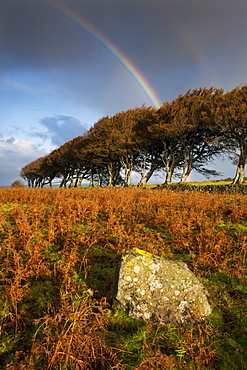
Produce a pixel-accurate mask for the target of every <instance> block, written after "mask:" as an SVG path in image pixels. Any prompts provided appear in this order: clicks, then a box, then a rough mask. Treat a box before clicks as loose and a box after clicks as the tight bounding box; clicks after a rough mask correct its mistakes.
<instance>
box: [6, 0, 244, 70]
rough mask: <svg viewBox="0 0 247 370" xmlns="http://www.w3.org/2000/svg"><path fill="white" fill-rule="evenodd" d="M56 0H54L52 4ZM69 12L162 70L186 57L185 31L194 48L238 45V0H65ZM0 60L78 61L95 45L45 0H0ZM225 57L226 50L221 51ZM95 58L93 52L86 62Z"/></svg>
mask: <svg viewBox="0 0 247 370" xmlns="http://www.w3.org/2000/svg"><path fill="white" fill-rule="evenodd" d="M58 3H59V2H58ZM60 3H65V4H67V5H68V7H69V8H70V9H73V10H74V11H75V12H76V13H77V14H81V15H82V16H83V17H84V18H85V19H87V20H89V21H90V22H91V23H92V24H93V25H94V26H95V27H96V28H98V30H99V31H100V32H103V34H105V35H106V36H107V37H108V38H109V39H110V40H112V41H113V42H114V43H115V44H116V45H118V46H119V47H120V49H122V50H123V51H124V52H125V53H126V54H128V55H129V56H130V57H131V58H132V59H133V60H134V61H135V62H136V63H138V64H139V63H140V65H142V66H143V68H144V67H145V66H146V67H147V68H151V66H152V67H153V68H154V66H155V68H158V69H165V68H168V67H170V68H171V67H174V65H176V66H178V65H183V64H184V63H189V62H191V60H192V59H193V57H194V56H193V50H192V49H190V47H189V46H188V44H186V40H185V39H186V37H188V35H187V36H186V35H185V34H183V32H186V30H187V31H188V32H189V33H191V34H193V35H195V38H196V39H197V42H198V43H199V45H198V47H200V48H206V49H207V50H208V51H209V52H210V53H214V52H216V51H217V50H218V52H220V53H222V54H223V55H225V56H227V55H228V54H229V53H228V52H227V51H228V50H229V52H230V49H231V48H233V49H234V47H235V46H236V40H237V38H238V41H239V39H242V41H243V47H244V46H246V41H245V35H246V32H245V31H246V22H245V20H246V12H247V2H246V0H234V1H232V0H217V1H215V0H207V1H199V0H186V1H184V0H170V1H164V0H134V1H133V0H118V1H116V0H104V1H103V0H90V1H88V0H81V1H77V0H67V1H65V2H63V1H60ZM0 47H1V60H2V62H1V63H4V62H5V67H6V68H8V67H10V66H11V65H16V64H19V66H20V65H27V66H28V65H32V66H33V67H37V68H42V67H44V68H47V67H49V66H50V67H52V66H56V65H57V66H59V65H62V66H66V65H68V64H69V65H71V66H74V67H76V65H77V66H78V67H79V66H82V65H83V64H85V66H86V64H87V63H88V62H89V60H90V61H91V63H92V58H93V55H94V53H95V50H97V49H98V48H99V45H98V44H97V42H94V41H93V40H92V38H91V37H90V36H88V35H87V32H85V30H83V28H80V26H78V25H76V24H74V23H73V22H72V21H71V20H70V19H68V18H66V17H64V16H63V15H62V14H61V13H59V11H57V10H55V9H54V8H53V7H52V6H51V5H50V3H49V1H46V0H43V1H34V0H1V3H0ZM228 56H229V55H228ZM93 62H94V63H95V64H96V63H97V57H96V56H95V60H94V61H93Z"/></svg>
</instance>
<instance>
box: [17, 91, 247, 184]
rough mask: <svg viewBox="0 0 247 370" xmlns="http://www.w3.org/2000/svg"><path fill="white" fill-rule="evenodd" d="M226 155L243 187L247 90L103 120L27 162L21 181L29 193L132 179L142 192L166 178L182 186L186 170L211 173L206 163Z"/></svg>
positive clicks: (198, 94)
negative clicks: (136, 176) (158, 177)
mask: <svg viewBox="0 0 247 370" xmlns="http://www.w3.org/2000/svg"><path fill="white" fill-rule="evenodd" d="M226 155H228V156H229V158H230V159H231V160H232V161H233V162H234V163H235V164H236V175H235V178H234V180H233V182H234V183H242V182H243V181H244V168H245V163H246V159H247V85H244V86H242V87H236V88H235V89H233V90H232V91H230V92H224V91H223V90H222V89H216V88H214V87H212V88H200V89H195V90H193V91H191V90H190V91H188V92H187V93H186V94H184V95H179V96H178V97H177V98H176V99H175V100H173V101H172V102H171V103H169V102H166V103H164V104H163V105H162V106H161V107H160V108H159V109H155V108H153V107H146V106H142V107H141V108H135V109H130V110H127V111H124V112H120V113H117V114H115V115H114V116H111V117H108V116H107V117H104V118H102V119H100V120H99V121H98V122H96V123H95V124H94V126H93V127H91V128H90V129H89V131H88V132H87V133H85V134H84V135H82V136H78V137H76V138H74V139H73V140H70V141H68V142H66V143H65V144H63V145H62V146H61V147H59V148H58V149H55V150H53V151H52V152H51V153H50V154H48V155H46V156H44V157H41V158H38V159H37V160H35V161H33V162H31V163H29V164H27V165H26V166H25V167H23V168H22V170H21V174H20V175H21V177H22V178H23V179H24V180H26V181H27V182H28V186H29V187H43V186H44V185H48V184H49V185H50V186H52V182H54V181H59V183H60V187H68V186H70V187H74V186H75V187H76V186H81V184H82V181H83V180H87V181H89V182H90V185H92V186H93V185H99V186H116V185H122V186H128V185H131V184H132V174H133V173H134V172H135V173H138V174H139V175H140V182H139V186H144V185H145V184H146V183H147V181H148V180H149V179H150V178H151V176H152V175H155V174H158V173H159V174H162V173H164V183H167V184H169V183H170V182H171V181H172V178H173V177H174V176H175V177H177V178H179V179H180V181H181V182H185V181H186V179H187V178H188V176H189V175H190V173H191V171H192V170H195V171H197V172H199V173H201V174H203V175H205V176H206V177H208V176H214V175H217V172H216V171H215V170H210V169H208V168H207V165H208V164H209V163H210V162H212V161H213V160H214V159H216V158H219V157H222V156H226Z"/></svg>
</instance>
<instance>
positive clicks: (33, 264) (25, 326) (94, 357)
mask: <svg viewBox="0 0 247 370" xmlns="http://www.w3.org/2000/svg"><path fill="white" fill-rule="evenodd" d="M246 203H247V198H246V197H245V196H242V195H237V194H235V195H227V194H220V195H219V194H201V193H188V192H183V193H175V192H171V191H167V190H147V189H146V190H141V189H120V188H118V189H117V188H113V189H109V188H104V189H102V188H95V189H57V190H55V189H14V188H9V189H2V190H1V191H0V241H1V247H0V262H1V266H2V268H1V272H0V276H1V301H2V302H4V305H3V309H2V315H1V322H0V324H1V333H2V335H14V336H17V335H18V333H20V335H26V333H27V332H28V331H29V332H31V333H32V335H31V339H30V338H29V342H28V341H27V342H28V343H27V344H26V347H25V346H23V348H22V349H21V350H20V349H18V348H17V347H15V346H13V348H12V351H13V352H14V353H13V354H15V358H13V359H12V362H11V363H9V364H8V367H7V368H8V369H25V368H26V369H35V368H37V366H38V365H37V364H41V365H40V366H42V368H44V369H47V370H48V369H56V368H60V367H61V366H65V367H67V368H73V369H98V370H100V369H105V368H107V369H124V368H126V367H125V365H123V364H122V363H121V362H120V361H119V360H118V358H117V354H118V349H117V348H113V347H111V346H109V345H108V344H107V343H106V341H105V335H104V333H105V331H106V330H107V323H108V319H107V315H106V314H105V309H106V307H107V306H106V301H105V298H104V297H106V296H107V292H106V291H105V292H103V291H102V292H100V294H99V295H98V296H97V298H98V299H95V296H92V295H93V294H94V292H92V289H91V288H90V286H89V285H88V282H89V281H90V276H91V275H90V274H92V268H93V267H94V262H95V258H96V257H95V253H94V252H93V251H94V249H93V248H94V247H95V246H97V247H98V248H100V249H101V251H102V255H104V253H109V252H110V253H112V254H115V255H116V256H117V255H120V254H121V253H123V252H124V251H125V250H127V249H129V248H133V247H138V248H142V249H144V250H146V251H149V252H151V253H154V254H160V255H163V256H165V257H167V258H174V257H176V258H180V257H181V259H182V260H185V261H187V263H188V265H189V267H190V268H191V269H192V270H193V271H194V272H195V273H196V275H198V276H204V277H207V278H210V275H211V274H212V273H213V272H215V271H223V272H224V273H225V274H226V275H227V276H236V277H237V278H239V279H242V278H243V276H244V273H246V264H245V259H246V252H247V244H246V240H247V232H246V227H245V226H244V222H245V221H246V219H247V204H246ZM236 224H237V225H240V226H237V227H235V226H234V225H236ZM241 225H242V226H241ZM236 230H237V231H236ZM114 263H116V260H113V264H114ZM88 278H89V280H88ZM42 294H43V295H42ZM181 330H182V329H181ZM183 334H184V336H185V338H186V341H185V342H183V348H184V350H185V351H186V356H189V357H190V358H193V360H194V362H195V363H196V365H197V366H198V369H199V366H200V365H203V366H207V365H210V364H211V362H212V361H214V359H215V352H214V350H213V349H212V348H211V347H210V345H209V344H208V339H209V338H210V336H211V335H212V334H213V333H212V329H211V328H210V327H207V326H205V325H204V324H201V325H199V326H198V327H196V328H194V327H192V328H190V329H187V330H185V331H184V333H183ZM145 356H146V358H145V359H144V360H143V361H142V362H140V364H139V365H137V367H136V370H139V369H146V368H149V369H155V368H156V369H159V368H163V369H166V368H167V369H169V368H173V366H175V364H176V367H174V368H177V369H179V368H180V366H181V368H183V367H182V366H183V365H182V364H180V363H178V362H177V359H176V358H175V357H174V356H173V355H171V354H165V353H164V352H162V351H160V349H157V348H156V349H151V348H149V347H147V348H146V349H145ZM0 361H4V359H3V358H0ZM6 366H7V364H6Z"/></svg>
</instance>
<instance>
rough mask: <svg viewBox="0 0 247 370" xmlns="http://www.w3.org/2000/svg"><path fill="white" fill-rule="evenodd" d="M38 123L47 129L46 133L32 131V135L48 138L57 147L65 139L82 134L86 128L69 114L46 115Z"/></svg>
mask: <svg viewBox="0 0 247 370" xmlns="http://www.w3.org/2000/svg"><path fill="white" fill-rule="evenodd" d="M40 123H41V124H42V125H43V126H44V127H45V128H46V129H47V130H48V132H46V133H38V132H36V133H33V135H34V136H38V137H41V138H43V139H50V140H51V142H52V144H53V145H55V146H57V147H59V146H61V145H62V144H64V143H66V142H67V141H69V140H71V139H73V138H75V137H77V136H80V135H83V134H84V133H85V132H86V131H87V129H86V126H84V125H83V124H81V123H80V122H79V121H78V120H77V119H76V118H74V117H69V116H55V117H46V118H44V119H42V120H41V121H40Z"/></svg>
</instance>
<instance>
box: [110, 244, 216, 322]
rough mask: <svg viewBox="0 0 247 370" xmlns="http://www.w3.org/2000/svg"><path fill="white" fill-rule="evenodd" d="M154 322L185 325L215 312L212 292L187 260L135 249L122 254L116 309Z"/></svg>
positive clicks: (115, 293) (117, 283) (118, 271)
mask: <svg viewBox="0 0 247 370" xmlns="http://www.w3.org/2000/svg"><path fill="white" fill-rule="evenodd" d="M119 307H123V308H125V309H126V310H127V311H128V313H129V315H130V316H133V317H136V318H139V319H144V320H147V321H149V322H151V323H153V324H158V325H164V324H174V325H185V324H187V323H191V322H195V321H197V320H202V319H203V318H204V317H206V316H208V315H209V314H210V313H211V306H210V304H209V302H208V292H207V290H206V289H205V287H204V286H203V284H202V283H201V282H200V281H199V280H198V279H197V278H196V276H195V275H194V274H193V273H192V271H191V270H190V269H189V268H188V267H187V265H186V263H184V262H180V261H174V260H168V259H164V258H162V257H159V256H155V255H153V254H151V253H148V252H145V251H143V250H141V249H138V248H134V249H131V250H129V251H128V252H126V253H125V254H124V255H122V258H121V261H120V264H119V266H118V270H117V274H116V277H115V281H114V290H113V308H119Z"/></svg>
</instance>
